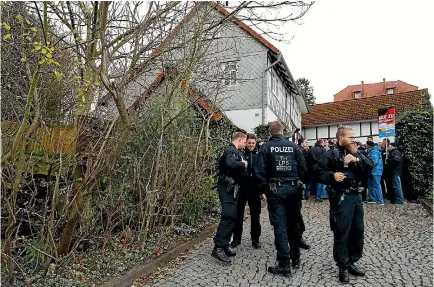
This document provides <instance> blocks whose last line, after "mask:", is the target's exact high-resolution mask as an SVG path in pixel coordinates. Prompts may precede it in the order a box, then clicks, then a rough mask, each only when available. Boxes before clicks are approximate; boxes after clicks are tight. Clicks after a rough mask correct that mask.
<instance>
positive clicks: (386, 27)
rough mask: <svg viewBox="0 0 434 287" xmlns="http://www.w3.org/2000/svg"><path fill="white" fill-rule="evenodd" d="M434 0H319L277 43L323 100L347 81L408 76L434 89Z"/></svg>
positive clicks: (297, 75) (294, 71)
mask: <svg viewBox="0 0 434 287" xmlns="http://www.w3.org/2000/svg"><path fill="white" fill-rule="evenodd" d="M433 12H434V1H433V0H412V1H403V0H363V1H355V0H319V1H317V2H316V3H315V4H314V5H313V7H312V9H311V10H310V11H309V12H308V13H307V14H306V15H305V17H304V18H303V19H302V22H303V25H301V26H296V25H288V26H287V27H285V29H288V36H289V37H290V36H291V35H293V36H294V39H293V40H292V41H291V43H290V44H283V43H275V42H274V43H275V44H276V46H277V47H278V48H279V50H281V51H282V52H283V56H284V57H285V59H286V61H287V63H288V66H289V68H290V69H291V72H292V74H293V76H294V78H296V79H297V78H300V77H305V78H307V79H309V81H310V82H311V85H312V86H313V87H314V90H315V96H316V99H317V103H324V102H331V101H333V95H334V94H335V93H337V92H339V91H340V90H342V89H344V88H345V87H346V86H347V85H353V84H359V83H360V82H361V81H362V80H363V81H365V83H373V82H380V81H382V80H383V78H386V80H402V81H404V82H407V83H409V84H413V85H416V86H418V87H419V88H428V89H429V91H430V94H433V92H434V72H433V71H432V69H433V66H434V49H433V43H434V33H433V30H432V29H433V27H434V17H433V16H432V13H433Z"/></svg>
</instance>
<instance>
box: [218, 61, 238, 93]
mask: <svg viewBox="0 0 434 287" xmlns="http://www.w3.org/2000/svg"><path fill="white" fill-rule="evenodd" d="M231 65H233V66H234V67H235V69H232V70H226V68H227V67H229V66H231ZM220 68H221V70H222V74H223V77H222V79H221V83H222V85H223V86H226V87H235V86H238V82H239V79H238V68H239V67H238V61H225V62H221V63H220ZM233 72H235V78H232V73H233ZM227 75H229V76H230V77H227ZM227 80H229V84H226V81H227Z"/></svg>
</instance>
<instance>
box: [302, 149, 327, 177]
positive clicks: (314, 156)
mask: <svg viewBox="0 0 434 287" xmlns="http://www.w3.org/2000/svg"><path fill="white" fill-rule="evenodd" d="M326 152H327V151H326V149H325V148H324V147H323V146H321V145H320V144H315V146H314V147H312V148H311V149H310V150H309V152H308V160H307V168H308V170H309V171H312V170H313V168H314V166H315V165H316V163H317V162H318V160H319V159H320V158H321V157H322V156H323V155H324V154H325V153H326Z"/></svg>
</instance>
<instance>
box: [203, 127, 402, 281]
mask: <svg viewBox="0 0 434 287" xmlns="http://www.w3.org/2000/svg"><path fill="white" fill-rule="evenodd" d="M283 130H284V126H283V124H282V123H281V122H279V121H276V122H273V123H270V125H269V133H270V139H269V140H268V141H266V142H264V143H262V145H260V144H258V143H257V141H256V138H255V136H254V135H251V134H246V133H244V132H236V133H234V134H233V136H232V143H231V144H230V145H229V147H228V148H227V149H226V150H225V152H224V153H223V155H222V156H221V157H220V160H219V175H218V185H217V189H218V193H219V198H220V203H221V219H220V223H219V226H218V229H217V233H216V235H215V237H214V243H215V247H214V249H213V251H212V256H213V257H215V258H216V259H218V260H220V261H223V262H225V263H230V262H231V258H232V257H233V256H236V252H235V250H234V248H235V247H237V246H239V244H240V243H241V234H242V223H243V215H244V207H245V204H246V202H248V204H249V207H250V217H251V221H252V227H251V240H252V245H253V247H254V248H261V244H260V241H259V237H260V235H261V225H260V223H259V214H260V209H261V208H260V207H261V202H260V201H261V197H263V198H264V199H266V201H267V205H268V214H269V220H270V223H271V225H272V226H273V228H274V237H275V239H274V243H275V248H276V251H277V262H278V263H277V265H276V266H269V267H268V272H270V273H273V274H279V275H283V276H289V275H290V274H291V269H298V268H300V248H306V249H308V248H309V246H308V245H307V244H306V243H305V242H304V240H303V236H302V234H303V231H304V222H303V217H302V215H301V203H302V199H303V197H304V196H306V195H308V194H309V193H310V191H311V190H312V188H314V189H316V198H317V199H318V200H321V199H324V198H328V200H329V201H330V213H329V216H330V227H331V230H332V231H333V235H334V244H333V257H334V260H335V261H336V264H337V266H338V268H339V280H340V281H341V282H344V283H345V282H349V275H348V273H350V274H353V275H355V276H364V272H363V271H362V270H361V269H360V268H359V267H357V266H356V265H355V263H356V262H357V261H358V260H359V259H360V258H361V256H362V250H363V243H364V222H363V201H362V194H361V190H362V188H361V187H362V184H363V182H364V180H365V179H366V178H368V177H369V175H370V174H371V173H372V171H373V170H375V164H374V161H373V159H372V158H371V157H370V156H369V154H368V155H364V154H362V153H361V152H360V151H359V150H358V149H357V146H356V141H355V138H354V131H353V130H352V129H351V128H350V127H339V128H338V130H337V133H336V139H335V140H333V141H330V142H329V141H326V143H325V141H324V140H322V141H318V142H317V145H315V147H317V146H318V148H315V147H313V148H312V149H310V150H309V149H308V143H307V141H305V140H301V141H299V145H297V144H295V143H293V142H292V141H289V140H287V139H285V138H284V136H283ZM246 143H247V146H246ZM326 145H327V148H328V150H325V149H326V148H325V146H326ZM374 146H375V145H374ZM323 148H324V150H325V151H324V152H323V151H322V149H323ZM243 150H245V151H244V152H243ZM320 150H321V153H320V152H319V151H320ZM394 156H395V155H392V152H390V153H389V154H388V160H390V159H392V158H393V157H394ZM304 186H305V188H303V187H304ZM313 186H314V187H313ZM372 197H374V196H372ZM231 238H232V241H231Z"/></svg>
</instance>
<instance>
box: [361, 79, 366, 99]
mask: <svg viewBox="0 0 434 287" xmlns="http://www.w3.org/2000/svg"><path fill="white" fill-rule="evenodd" d="M364 83H365V81H362V88H361V91H360V97H361V98H363V84H364Z"/></svg>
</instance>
